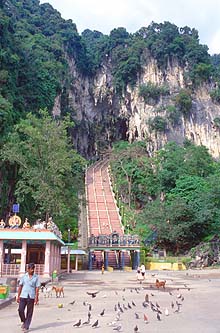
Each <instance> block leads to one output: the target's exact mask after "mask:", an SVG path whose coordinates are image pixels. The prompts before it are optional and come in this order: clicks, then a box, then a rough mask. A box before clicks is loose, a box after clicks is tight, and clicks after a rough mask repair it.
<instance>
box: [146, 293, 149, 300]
mask: <svg viewBox="0 0 220 333" xmlns="http://www.w3.org/2000/svg"><path fill="white" fill-rule="evenodd" d="M145 302H149V295H148V294H146V295H145Z"/></svg>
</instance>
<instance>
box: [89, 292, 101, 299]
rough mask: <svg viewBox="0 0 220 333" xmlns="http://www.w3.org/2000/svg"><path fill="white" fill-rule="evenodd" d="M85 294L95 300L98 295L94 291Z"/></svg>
mask: <svg viewBox="0 0 220 333" xmlns="http://www.w3.org/2000/svg"><path fill="white" fill-rule="evenodd" d="M86 293H87V295H89V296H92V298H95V297H96V295H97V294H98V293H99V291H95V292H88V291H87V292H86Z"/></svg>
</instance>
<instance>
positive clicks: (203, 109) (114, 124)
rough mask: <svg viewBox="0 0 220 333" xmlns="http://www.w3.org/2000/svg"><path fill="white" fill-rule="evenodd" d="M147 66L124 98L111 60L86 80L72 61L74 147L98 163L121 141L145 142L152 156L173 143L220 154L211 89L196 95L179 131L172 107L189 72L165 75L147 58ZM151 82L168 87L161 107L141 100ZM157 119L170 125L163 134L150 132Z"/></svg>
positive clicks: (217, 109)
mask: <svg viewBox="0 0 220 333" xmlns="http://www.w3.org/2000/svg"><path fill="white" fill-rule="evenodd" d="M144 63H145V65H144V66H143V70H142V73H141V75H140V76H139V77H138V80H137V84H136V87H135V88H134V89H132V88H131V87H129V86H127V88H126V91H125V92H124V94H123V95H122V96H120V95H118V94H117V93H115V91H114V88H113V76H112V71H111V59H107V60H106V62H105V63H104V64H103V65H102V68H101V69H100V70H99V71H98V72H97V74H96V76H95V77H94V78H92V79H91V78H88V77H85V76H82V75H81V74H80V73H79V72H77V70H76V66H75V63H74V60H73V59H70V60H69V71H70V72H69V75H70V78H71V88H70V89H69V91H68V101H69V108H70V109H71V110H72V117H73V119H74V121H75V127H74V129H73V130H72V137H73V142H74V144H75V147H76V148H77V150H78V151H79V152H80V153H81V154H82V155H83V156H85V157H90V158H91V157H94V156H96V155H99V154H100V151H102V150H104V149H107V148H109V147H111V145H112V142H114V141H117V140H128V141H130V142H133V141H135V140H144V141H146V146H147V148H148V151H149V153H150V152H153V151H155V150H157V149H159V148H161V147H163V145H164V144H165V143H167V142H168V141H176V142H177V143H179V144H181V143H183V141H184V140H185V139H190V140H191V141H193V142H194V143H195V144H197V145H204V146H206V147H207V148H208V149H209V151H210V153H211V154H212V155H213V157H215V158H218V157H219V154H220V140H219V139H220V131H219V129H218V128H215V126H214V122H213V120H214V119H215V118H216V117H219V116H220V105H218V104H214V103H213V102H212V100H211V97H210V94H209V93H210V90H211V89H212V86H211V85H208V84H207V85H205V84H204V85H203V86H201V87H200V88H199V89H197V90H194V92H193V93H192V98H193V102H192V109H191V112H190V114H189V115H188V116H187V117H183V115H182V116H181V117H180V119H179V121H178V125H175V126H174V125H172V124H171V123H170V122H169V121H167V116H168V114H167V107H168V106H170V105H174V101H173V98H174V96H175V95H177V94H178V92H179V91H180V89H182V88H185V81H184V73H185V72H186V69H184V68H182V67H181V66H179V65H178V63H177V62H176V61H175V60H173V61H172V63H168V66H167V69H166V71H162V70H160V69H159V68H158V66H157V62H156V61H155V60H154V59H152V58H150V57H149V56H147V55H146V56H145V59H144ZM148 82H152V83H153V84H156V85H158V86H163V85H165V84H166V85H167V86H168V87H169V91H170V93H169V95H168V96H161V97H160V98H159V100H158V101H157V102H156V103H145V101H144V99H143V98H142V97H140V96H139V87H140V85H142V84H147V83H148ZM60 104H61V98H60V96H57V98H56V100H55V104H54V110H53V112H54V114H55V115H56V114H59V109H61V105H60ZM156 115H159V116H160V117H162V118H164V119H165V120H166V128H165V130H164V131H162V132H161V131H160V132H155V131H152V129H151V128H150V127H149V120H150V119H153V118H154V117H155V116H156Z"/></svg>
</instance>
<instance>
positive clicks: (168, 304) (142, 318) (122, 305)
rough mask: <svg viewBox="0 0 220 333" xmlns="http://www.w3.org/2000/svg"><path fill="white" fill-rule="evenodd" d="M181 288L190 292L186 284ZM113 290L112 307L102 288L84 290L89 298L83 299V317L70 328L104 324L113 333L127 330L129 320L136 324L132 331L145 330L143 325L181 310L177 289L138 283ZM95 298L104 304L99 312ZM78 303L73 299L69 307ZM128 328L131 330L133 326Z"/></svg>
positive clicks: (180, 297)
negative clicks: (98, 289)
mask: <svg viewBox="0 0 220 333" xmlns="http://www.w3.org/2000/svg"><path fill="white" fill-rule="evenodd" d="M182 289H183V290H185V291H190V288H188V286H187V285H184V287H183V288H181V290H182ZM111 292H112V291H111ZM113 293H115V297H114V298H115V299H117V302H116V303H115V304H114V306H113V309H112V302H109V301H108V300H107V301H106V302H104V298H107V296H106V295H102V292H101V291H96V292H87V295H88V296H89V297H90V298H91V299H90V300H89V301H84V302H83V306H84V307H85V314H84V316H83V317H84V319H82V318H78V319H77V320H76V322H74V323H73V328H82V327H86V326H90V327H91V328H92V329H95V328H99V327H101V328H102V329H104V327H105V326H106V325H107V326H108V327H111V328H112V331H113V332H128V330H127V326H126V325H127V321H128V320H129V321H130V322H131V323H135V324H133V332H134V333H139V332H141V331H142V332H144V331H145V329H144V330H143V325H145V324H150V323H151V322H152V321H153V320H156V321H158V322H161V321H163V320H165V318H166V317H167V316H170V315H174V314H178V313H180V312H181V311H182V308H183V305H184V296H183V294H182V293H181V292H180V289H179V288H170V287H166V288H165V289H158V288H156V287H155V285H154V284H152V285H149V286H148V287H147V286H144V285H143V286H142V285H140V287H135V288H128V287H127V288H122V289H118V290H114V291H113ZM165 293H166V301H165V298H163V297H162V296H163V295H164V296H165ZM96 297H97V301H98V299H99V301H100V302H101V304H102V305H103V309H102V310H101V311H99V313H97V307H95V305H96V303H95V302H94V299H95V298H96ZM108 297H110V296H108ZM102 298H103V300H102ZM159 299H160V301H159ZM77 302H78V301H76V300H73V301H72V302H70V303H69V306H70V305H71V306H77ZM69 311H70V310H69ZM103 317H105V318H106V317H107V319H108V320H103ZM109 319H111V321H109ZM131 319H132V320H131ZM125 326H126V328H125ZM149 326H150V325H149ZM88 328H89V327H88ZM149 328H150V327H149ZM129 331H130V332H132V327H131V330H129ZM87 332H88V330H87Z"/></svg>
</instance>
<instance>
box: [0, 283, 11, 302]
mask: <svg viewBox="0 0 220 333" xmlns="http://www.w3.org/2000/svg"><path fill="white" fill-rule="evenodd" d="M8 293H9V287H8V286H7V285H1V286H0V299H6V298H7V297H8Z"/></svg>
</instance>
